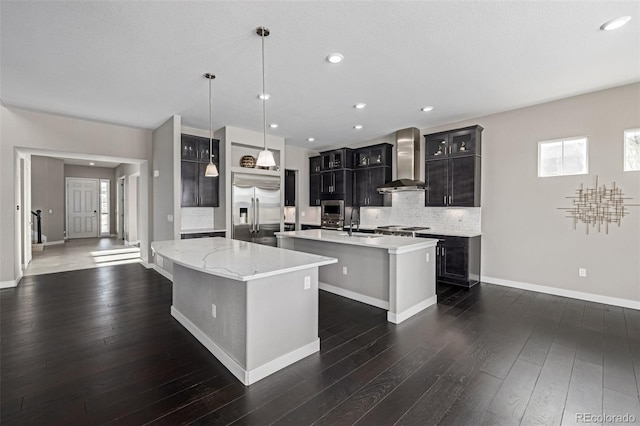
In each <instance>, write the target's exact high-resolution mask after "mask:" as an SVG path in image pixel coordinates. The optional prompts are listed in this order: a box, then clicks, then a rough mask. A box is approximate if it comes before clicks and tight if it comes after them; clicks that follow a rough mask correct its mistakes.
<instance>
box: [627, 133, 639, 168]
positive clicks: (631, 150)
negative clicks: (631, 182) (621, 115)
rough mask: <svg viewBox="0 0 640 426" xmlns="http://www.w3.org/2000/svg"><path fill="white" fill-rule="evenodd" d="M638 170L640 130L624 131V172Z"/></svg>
mask: <svg viewBox="0 0 640 426" xmlns="http://www.w3.org/2000/svg"><path fill="white" fill-rule="evenodd" d="M633 170H640V129H633V130H625V131H624V171H625V172H630V171H633Z"/></svg>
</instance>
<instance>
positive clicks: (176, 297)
mask: <svg viewBox="0 0 640 426" xmlns="http://www.w3.org/2000/svg"><path fill="white" fill-rule="evenodd" d="M151 248H152V250H153V253H154V256H158V255H160V256H162V257H165V258H167V259H170V260H171V261H172V262H173V305H172V306H171V315H172V316H173V317H174V318H175V319H176V320H178V322H180V323H181V324H182V325H183V326H184V327H185V328H186V329H187V330H188V331H189V332H190V333H191V334H193V336H194V337H195V338H196V339H198V340H199V341H200V343H202V344H203V345H204V346H205V347H206V348H207V349H208V350H209V351H210V352H211V353H212V354H213V355H215V356H216V358H218V360H219V361H220V362H221V363H222V364H224V366H225V367H227V368H228V369H229V371H231V373H233V374H234V375H235V376H236V377H237V378H238V379H239V380H240V381H241V382H242V383H244V384H245V385H250V384H252V383H255V382H256V381H258V380H260V379H262V378H264V377H266V376H268V375H269V374H272V373H274V372H276V371H278V370H280V369H282V368H284V367H286V366H287V365H289V364H292V363H294V362H296V361H298V360H300V359H302V358H304V357H306V356H308V355H310V354H312V353H314V352H317V351H318V350H319V349H320V340H319V339H318V267H320V266H323V265H329V264H332V263H335V262H337V260H336V259H335V258H333V257H330V256H319V255H314V254H307V253H301V252H293V251H290V250H283V249H279V248H276V247H269V246H264V245H259V244H254V243H249V242H245V241H238V240H232V239H227V238H202V239H191V240H171V241H156V242H153V243H152V244H151ZM156 259H157V257H156Z"/></svg>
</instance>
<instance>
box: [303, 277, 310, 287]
mask: <svg viewBox="0 0 640 426" xmlns="http://www.w3.org/2000/svg"><path fill="white" fill-rule="evenodd" d="M310 288H311V277H304V289H305V290H309V289H310Z"/></svg>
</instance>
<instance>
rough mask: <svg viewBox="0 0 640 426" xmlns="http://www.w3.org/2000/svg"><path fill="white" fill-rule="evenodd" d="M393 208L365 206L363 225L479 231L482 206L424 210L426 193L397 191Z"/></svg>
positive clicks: (394, 195)
mask: <svg viewBox="0 0 640 426" xmlns="http://www.w3.org/2000/svg"><path fill="white" fill-rule="evenodd" d="M391 197H392V205H393V207H363V208H362V209H361V212H360V215H361V218H360V220H361V223H362V225H363V226H382V225H406V226H427V227H430V228H433V229H443V230H444V229H446V230H452V231H465V232H480V231H481V230H480V207H425V206H424V192H423V191H405V192H396V193H393V194H392V195H391Z"/></svg>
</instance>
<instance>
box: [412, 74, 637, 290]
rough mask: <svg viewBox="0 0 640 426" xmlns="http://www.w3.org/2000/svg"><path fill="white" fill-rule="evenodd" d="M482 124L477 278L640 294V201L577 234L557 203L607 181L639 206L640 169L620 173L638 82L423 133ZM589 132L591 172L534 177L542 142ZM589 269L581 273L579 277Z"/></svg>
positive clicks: (566, 204) (565, 204)
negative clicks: (613, 223) (619, 216)
mask: <svg viewBox="0 0 640 426" xmlns="http://www.w3.org/2000/svg"><path fill="white" fill-rule="evenodd" d="M472 124H480V125H481V126H483V127H484V129H485V130H484V133H483V137H482V144H483V146H482V233H483V235H482V276H483V277H490V278H497V279H502V280H510V281H517V282H521V283H529V284H536V285H543V286H548V287H555V288H558V289H563V290H573V291H579V292H586V293H591V294H596V295H603V296H609V297H615V298H622V299H627V300H634V301H638V300H640V207H629V212H630V214H629V216H627V217H625V218H624V219H623V220H622V224H621V227H620V228H618V227H612V228H611V229H610V230H609V234H608V235H607V234H605V233H604V232H600V233H598V232H593V231H592V232H591V233H590V235H586V233H585V230H584V227H583V226H582V225H581V226H579V227H578V229H577V230H575V231H574V230H573V226H572V222H571V220H570V219H567V218H565V213H564V212H563V211H560V210H558V208H559V207H569V206H570V200H568V199H567V198H566V197H569V196H572V195H574V193H575V191H576V189H577V188H579V187H580V184H584V185H585V186H587V187H593V186H594V184H595V178H596V176H598V177H599V183H600V184H606V185H607V186H610V185H611V183H612V182H615V183H616V185H618V186H619V187H621V188H622V190H623V191H624V193H625V194H626V195H625V196H626V197H631V198H632V199H631V200H627V202H628V203H633V204H639V203H640V172H638V171H634V172H624V171H623V133H624V130H625V129H632V128H638V127H640V84H638V83H636V84H632V85H627V86H622V87H616V88H612V89H608V90H603V91H599V92H593V93H588V94H585V95H581V96H575V97H572V98H567V99H561V100H558V101H553V102H549V103H545V104H541V105H536V106H531V107H527V108H522V109H518V110H514V111H508V112H503V113H499V114H494V115H488V116H485V117H479V118H476V119H472V120H465V121H460V122H457V123H451V124H447V125H442V126H438V127H431V128H427V129H423V133H433V132H436V131H439V130H446V129H454V128H457V127H462V126H467V125H472ZM570 136H587V137H588V138H589V174H588V175H580V176H561V177H548V178H539V177H537V158H538V153H537V147H538V142H539V141H544V140H550V139H557V138H563V137H570ZM578 268H587V277H585V278H581V277H578Z"/></svg>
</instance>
